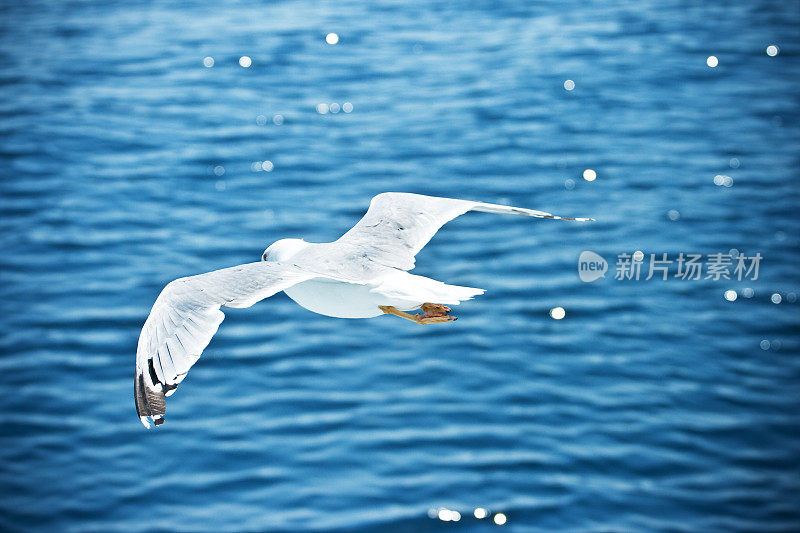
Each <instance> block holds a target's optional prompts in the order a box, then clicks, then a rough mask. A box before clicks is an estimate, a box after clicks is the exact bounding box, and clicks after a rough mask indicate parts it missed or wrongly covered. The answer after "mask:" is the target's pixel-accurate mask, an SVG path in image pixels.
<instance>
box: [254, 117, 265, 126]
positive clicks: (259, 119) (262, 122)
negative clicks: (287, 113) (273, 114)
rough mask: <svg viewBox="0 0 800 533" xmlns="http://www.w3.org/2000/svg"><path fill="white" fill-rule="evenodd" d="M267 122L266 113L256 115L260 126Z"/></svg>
mask: <svg viewBox="0 0 800 533" xmlns="http://www.w3.org/2000/svg"><path fill="white" fill-rule="evenodd" d="M266 123H267V117H265V116H264V115H258V116H257V117H256V124H258V125H259V126H263V125H264V124H266Z"/></svg>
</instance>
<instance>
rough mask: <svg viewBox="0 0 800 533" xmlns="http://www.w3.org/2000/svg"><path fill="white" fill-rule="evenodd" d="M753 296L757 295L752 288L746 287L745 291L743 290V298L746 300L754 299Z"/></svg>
mask: <svg viewBox="0 0 800 533" xmlns="http://www.w3.org/2000/svg"><path fill="white" fill-rule="evenodd" d="M753 294H755V291H753V289H751V288H750V287H745V288H744V289H742V296H744V297H745V298H752V297H753Z"/></svg>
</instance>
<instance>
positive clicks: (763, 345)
mask: <svg viewBox="0 0 800 533" xmlns="http://www.w3.org/2000/svg"><path fill="white" fill-rule="evenodd" d="M758 345H759V346H761V349H762V350H769V341H768V340H767V339H764V340H763V341H761V342H759V343H758Z"/></svg>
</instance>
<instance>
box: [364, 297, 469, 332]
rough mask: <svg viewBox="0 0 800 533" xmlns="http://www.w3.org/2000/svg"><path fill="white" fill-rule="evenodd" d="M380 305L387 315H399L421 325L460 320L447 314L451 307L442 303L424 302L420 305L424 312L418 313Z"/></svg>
mask: <svg viewBox="0 0 800 533" xmlns="http://www.w3.org/2000/svg"><path fill="white" fill-rule="evenodd" d="M378 307H379V308H380V310H381V311H383V312H384V313H386V314H387V315H395V316H399V317H400V318H405V319H406V320H410V321H412V322H416V323H417V324H419V325H421V326H424V325H427V324H441V323H443V322H452V321H454V320H458V319H457V318H456V317H454V316H450V315H448V314H447V313H449V312H450V308H449V307H447V306H446V305H440V304H431V303H424V304H422V305H421V306H420V308H421V309H422V313H421V314H418V315H412V314H411V313H406V312H405V311H400V310H399V309H396V308H394V307H392V306H391V305H380V306H378Z"/></svg>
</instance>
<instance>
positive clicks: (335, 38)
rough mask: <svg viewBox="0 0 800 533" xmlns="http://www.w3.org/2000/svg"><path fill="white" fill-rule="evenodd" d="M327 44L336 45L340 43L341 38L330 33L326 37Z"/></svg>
mask: <svg viewBox="0 0 800 533" xmlns="http://www.w3.org/2000/svg"><path fill="white" fill-rule="evenodd" d="M325 42H326V43H328V44H336V43H338V42H339V36H338V35H337V34H335V33H329V34H328V35H326V36H325Z"/></svg>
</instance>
